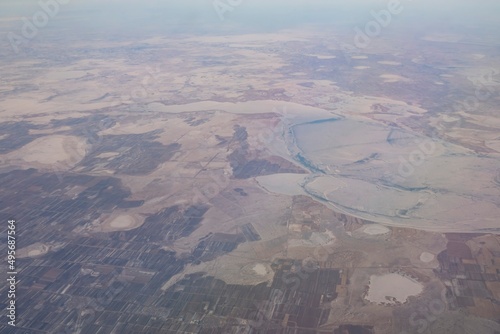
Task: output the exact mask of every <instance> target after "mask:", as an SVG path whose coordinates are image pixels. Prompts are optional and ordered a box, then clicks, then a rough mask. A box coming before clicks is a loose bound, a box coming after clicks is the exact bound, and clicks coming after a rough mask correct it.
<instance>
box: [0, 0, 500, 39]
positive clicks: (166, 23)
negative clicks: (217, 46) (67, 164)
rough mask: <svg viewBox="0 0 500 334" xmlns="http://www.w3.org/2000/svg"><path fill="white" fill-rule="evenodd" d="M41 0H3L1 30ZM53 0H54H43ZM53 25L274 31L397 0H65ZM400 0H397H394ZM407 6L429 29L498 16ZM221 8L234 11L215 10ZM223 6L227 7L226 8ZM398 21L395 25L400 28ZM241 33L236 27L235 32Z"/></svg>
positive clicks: (416, 2)
mask: <svg viewBox="0 0 500 334" xmlns="http://www.w3.org/2000/svg"><path fill="white" fill-rule="evenodd" d="M39 1H40V0H0V32H1V33H2V34H4V35H5V34H6V33H7V31H9V30H12V29H13V30H14V31H16V30H17V31H19V30H20V29H21V26H22V21H21V18H22V17H27V18H28V19H29V18H31V17H32V16H33V14H35V13H37V12H38V11H40V10H41V8H40V5H39ZM41 1H43V2H50V1H56V0H41ZM59 1H61V0H59ZM65 1H68V3H67V4H64V5H61V6H60V12H59V13H58V14H57V15H56V16H55V17H54V18H53V19H51V20H50V22H49V23H50V24H49V25H48V26H49V27H50V26H52V27H59V25H61V24H62V26H63V27H64V28H65V29H73V30H74V31H81V32H82V35H83V34H84V33H85V32H89V33H90V32H92V31H94V32H99V31H103V30H106V31H122V32H125V31H138V30H142V31H144V32H149V33H152V34H153V33H154V32H155V30H157V31H158V33H162V32H166V31H174V32H179V33H181V32H183V31H185V32H187V33H192V32H200V33H201V32H203V31H206V30H207V29H208V30H211V31H217V30H219V29H220V30H222V31H230V30H231V29H232V28H234V29H236V30H237V29H241V28H244V29H246V30H252V29H254V30H256V31H266V30H268V31H270V30H276V29H282V28H297V27H300V26H301V25H302V24H314V23H319V24H324V23H328V24H332V25H343V26H345V27H346V28H347V29H350V28H351V27H354V26H355V25H361V26H362V25H364V24H366V23H367V22H369V21H370V20H372V19H373V17H372V14H371V12H372V11H376V12H377V11H380V10H384V9H386V8H387V6H388V4H389V2H390V1H394V0H349V1H347V0H241V1H240V2H241V4H239V5H235V6H231V5H228V4H230V3H231V2H232V3H233V4H234V3H238V0H65ZM395 1H397V0H395ZM400 3H401V6H402V8H403V11H402V12H401V13H400V14H399V15H397V16H395V17H394V19H395V20H396V21H397V22H398V24H399V25H400V26H401V25H404V24H406V25H408V26H413V27H415V28H422V29H425V28H426V27H427V26H432V27H433V28H435V27H441V29H443V30H447V29H453V30H456V29H462V28H463V29H469V28H470V27H472V26H477V25H489V24H494V25H496V26H498V25H499V24H500V22H499V21H500V20H499V19H498V14H499V13H500V1H496V0H478V1H476V2H473V1H470V0H400ZM214 4H219V6H221V4H222V7H219V8H223V7H224V4H226V6H228V7H226V8H230V9H232V10H230V11H225V12H224V13H223V15H222V16H223V18H224V20H221V15H219V14H220V13H217V10H216V9H215V7H216V6H214ZM222 10H223V9H222ZM397 27H398V26H394V27H391V28H393V29H397ZM235 32H238V31H235Z"/></svg>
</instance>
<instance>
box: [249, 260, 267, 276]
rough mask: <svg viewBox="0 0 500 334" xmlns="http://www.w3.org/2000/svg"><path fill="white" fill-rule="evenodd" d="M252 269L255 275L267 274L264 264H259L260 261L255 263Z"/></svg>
mask: <svg viewBox="0 0 500 334" xmlns="http://www.w3.org/2000/svg"><path fill="white" fill-rule="evenodd" d="M252 269H253V271H254V272H255V273H256V274H257V275H260V276H266V275H267V269H266V266H265V265H263V264H261V263H257V264H256V265H255V266H254V267H253V268H252Z"/></svg>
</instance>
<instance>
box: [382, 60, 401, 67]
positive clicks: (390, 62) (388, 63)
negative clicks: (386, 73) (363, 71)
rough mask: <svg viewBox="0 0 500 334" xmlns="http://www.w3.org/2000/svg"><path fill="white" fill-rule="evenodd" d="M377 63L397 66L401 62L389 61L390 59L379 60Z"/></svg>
mask: <svg viewBox="0 0 500 334" xmlns="http://www.w3.org/2000/svg"><path fill="white" fill-rule="evenodd" d="M377 63H379V64H381V65H390V66H399V65H401V63H400V62H398V61H390V60H381V61H378V62H377Z"/></svg>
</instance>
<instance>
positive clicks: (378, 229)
mask: <svg viewBox="0 0 500 334" xmlns="http://www.w3.org/2000/svg"><path fill="white" fill-rule="evenodd" d="M390 231H391V230H390V229H388V228H387V227H385V226H383V225H378V224H369V225H366V226H365V227H363V232H364V233H366V234H369V235H382V234H386V233H389V232H390Z"/></svg>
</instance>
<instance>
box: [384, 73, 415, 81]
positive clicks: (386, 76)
mask: <svg viewBox="0 0 500 334" xmlns="http://www.w3.org/2000/svg"><path fill="white" fill-rule="evenodd" d="M380 78H382V79H384V82H385V83H394V82H410V81H411V80H410V79H408V78H405V77H402V76H401V75H397V74H382V75H381V76H380Z"/></svg>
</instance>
